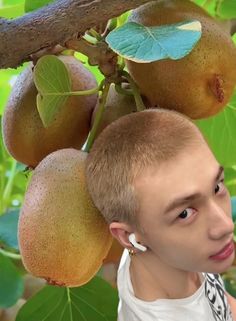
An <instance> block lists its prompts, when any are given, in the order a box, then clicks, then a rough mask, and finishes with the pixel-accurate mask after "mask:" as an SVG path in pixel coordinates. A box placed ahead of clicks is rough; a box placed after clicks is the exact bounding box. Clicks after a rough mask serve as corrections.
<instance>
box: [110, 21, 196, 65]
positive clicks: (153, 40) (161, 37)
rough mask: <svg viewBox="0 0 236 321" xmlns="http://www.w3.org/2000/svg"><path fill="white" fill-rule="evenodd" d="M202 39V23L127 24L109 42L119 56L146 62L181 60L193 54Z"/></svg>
mask: <svg viewBox="0 0 236 321" xmlns="http://www.w3.org/2000/svg"><path fill="white" fill-rule="evenodd" d="M200 37H201V23H200V22H199V21H196V20H191V21H185V22H181V23H177V24H172V25H164V26H158V27H145V26H143V25H140V24H138V23H136V22H128V23H126V24H124V25H123V26H121V27H119V28H117V29H115V30H113V31H112V32H110V33H109V34H108V36H107V37H106V41H107V43H108V45H109V46H110V48H111V49H112V50H113V51H115V52H116V53H118V54H119V55H120V56H122V57H124V58H126V59H129V60H133V61H136V62H139V63H145V62H152V61H156V60H161V59H167V58H170V59H181V58H183V57H184V56H186V55H187V54H189V53H190V52H191V50H192V49H193V47H194V46H195V45H196V43H197V42H198V40H199V39H200Z"/></svg>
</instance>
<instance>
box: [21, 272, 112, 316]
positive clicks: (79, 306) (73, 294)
mask: <svg viewBox="0 0 236 321" xmlns="http://www.w3.org/2000/svg"><path fill="white" fill-rule="evenodd" d="M117 305H118V295H117V291H116V290H115V289H113V288H112V287H111V286H110V285H109V284H108V283H107V282H105V281H104V280H102V279H101V278H99V277H94V278H93V279H92V280H91V281H90V282H89V283H87V284H85V285H83V286H81V287H78V288H63V287H57V286H45V287H44V288H43V289H42V290H41V291H39V292H38V293H36V295H35V296H33V297H32V298H31V299H30V300H29V301H28V302H26V304H25V305H24V306H23V307H22V308H21V310H20V311H19V313H18V315H17V317H16V321H30V320H34V321H44V320H46V319H47V321H55V320H60V321H68V320H70V321H79V320H81V321H82V320H86V321H95V320H96V321H116V320H117Z"/></svg>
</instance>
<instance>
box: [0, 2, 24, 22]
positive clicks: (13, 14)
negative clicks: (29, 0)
mask: <svg viewBox="0 0 236 321" xmlns="http://www.w3.org/2000/svg"><path fill="white" fill-rule="evenodd" d="M24 13H25V11H24V3H21V4H16V5H10V6H5V7H2V8H0V17H2V18H6V19H10V18H17V17H20V16H22V15H23V14H24Z"/></svg>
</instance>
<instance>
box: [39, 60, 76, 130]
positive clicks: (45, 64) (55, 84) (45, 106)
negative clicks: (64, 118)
mask: <svg viewBox="0 0 236 321" xmlns="http://www.w3.org/2000/svg"><path fill="white" fill-rule="evenodd" d="M34 82H35V85H36V87H37V89H38V92H39V93H38V95H37V108H38V112H39V115H40V118H41V120H42V122H43V125H44V126H45V127H48V126H49V125H50V124H51V123H52V122H53V120H54V119H55V116H56V114H57V113H59V112H60V110H61V109H62V108H63V106H64V104H65V103H66V100H67V99H68V94H64V93H68V92H71V79H70V75H69V72H68V70H67V68H66V66H65V65H64V63H63V62H62V61H61V60H60V59H59V58H57V57H56V56H53V55H45V56H43V57H41V58H40V59H39V60H38V62H37V64H36V66H35V68H34Z"/></svg>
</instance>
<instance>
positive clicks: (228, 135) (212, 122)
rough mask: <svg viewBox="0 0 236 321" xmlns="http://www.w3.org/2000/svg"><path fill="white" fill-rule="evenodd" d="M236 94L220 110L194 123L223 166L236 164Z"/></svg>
mask: <svg viewBox="0 0 236 321" xmlns="http://www.w3.org/2000/svg"><path fill="white" fill-rule="evenodd" d="M235 98H236V95H235V96H234V97H233V98H232V100H231V101H230V102H229V103H228V105H227V107H225V108H224V109H223V110H222V111H221V112H219V113H218V114H216V115H215V116H213V117H209V118H206V119H201V120H197V121H195V122H196V125H197V126H198V127H199V129H200V130H201V132H202V133H203V134H204V136H205V138H206V139H207V141H208V143H209V145H210V147H211V149H212V151H213V152H214V155H215V156H216V158H217V160H218V161H219V162H220V163H222V164H223V165H224V166H229V167H230V166H233V165H235V164H236V153H235V152H233V151H236V139H235V137H236V126H235V124H236V104H235V103H236V102H235Z"/></svg>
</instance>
